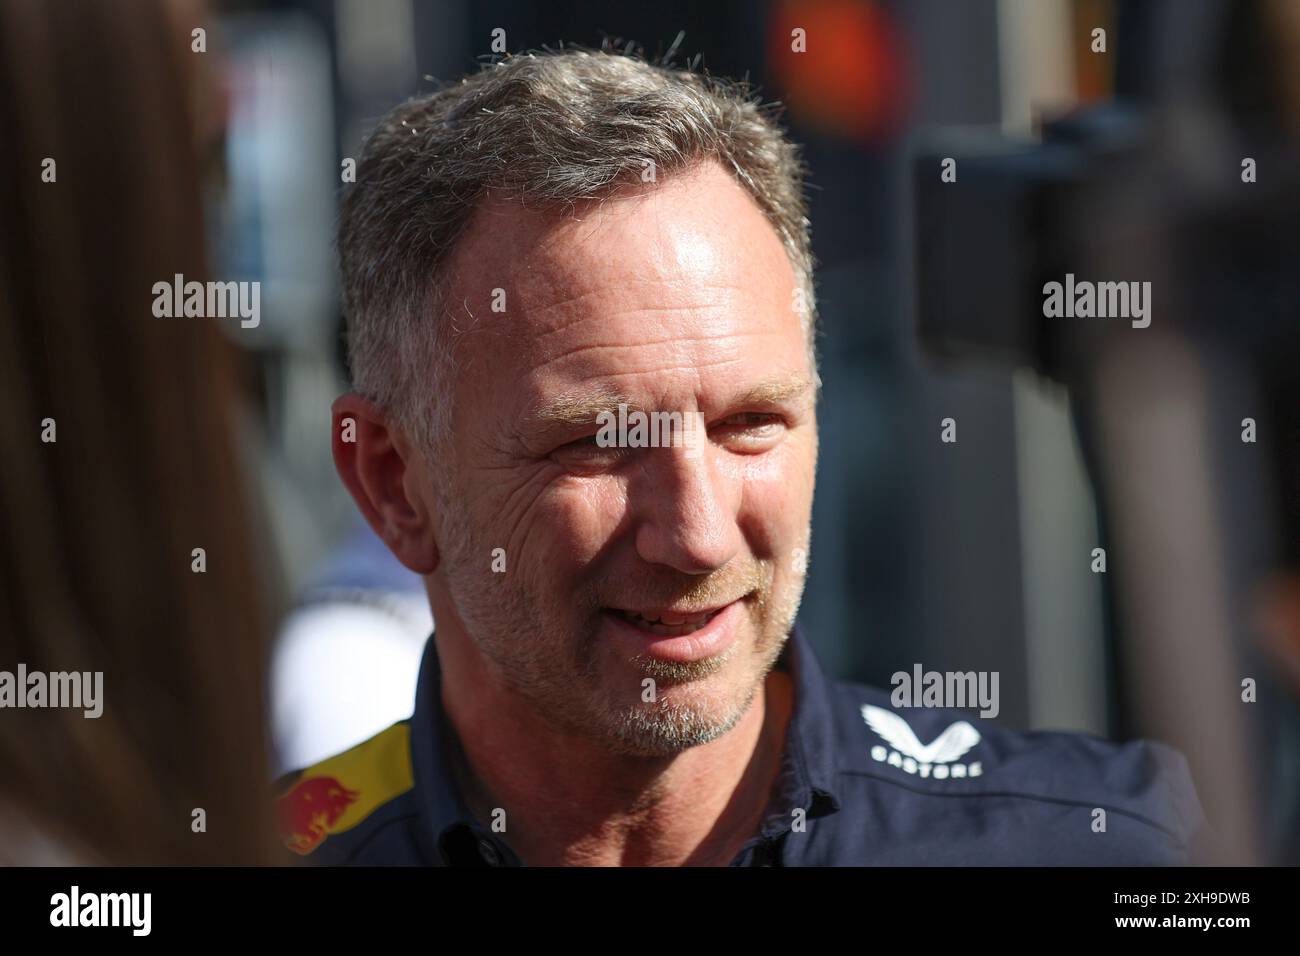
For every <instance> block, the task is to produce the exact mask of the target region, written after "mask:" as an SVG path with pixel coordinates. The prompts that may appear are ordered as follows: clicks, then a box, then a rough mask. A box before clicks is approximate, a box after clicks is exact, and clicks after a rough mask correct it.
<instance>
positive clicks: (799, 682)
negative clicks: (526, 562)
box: [411, 625, 840, 866]
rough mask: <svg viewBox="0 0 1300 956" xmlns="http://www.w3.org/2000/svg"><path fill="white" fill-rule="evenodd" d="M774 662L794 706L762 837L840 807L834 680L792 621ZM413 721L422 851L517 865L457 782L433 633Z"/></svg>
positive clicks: (445, 858)
mask: <svg viewBox="0 0 1300 956" xmlns="http://www.w3.org/2000/svg"><path fill="white" fill-rule="evenodd" d="M776 666H777V667H778V668H779V669H781V670H784V671H786V672H787V673H788V674H789V675H790V677H791V681H792V683H793V685H794V713H793V714H792V716H791V718H790V725H789V728H788V730H787V732H786V742H785V749H784V751H783V753H782V756H781V767H782V770H781V776H780V780H779V783H778V785H777V787H776V790H775V793H774V797H773V801H772V804H771V809H770V812H769V813H768V814H767V815H766V816H765V817H764V820H763V823H762V826H761V828H760V834H759V837H761V838H765V839H768V840H772V839H774V838H776V837H778V836H780V834H782V833H784V832H785V831H787V830H789V829H790V827H791V823H792V811H793V810H795V809H803V810H804V811H805V813H806V814H807V816H808V817H809V818H815V817H819V816H824V815H826V814H828V813H834V812H835V811H837V810H838V809H839V808H840V802H839V800H838V799H837V798H836V796H835V793H834V790H833V785H834V781H835V772H836V766H837V759H836V752H835V742H836V734H835V726H834V716H833V713H832V710H831V700H832V688H831V686H830V683H829V682H828V681H827V679H826V676H825V674H823V672H822V669H821V666H820V665H819V663H818V661H817V658H816V656H815V655H814V653H813V649H812V646H811V645H810V644H809V643H808V640H807V638H806V637H805V636H804V635H803V632H802V630H801V629H800V628H799V626H798V625H795V627H794V628H793V629H792V630H791V632H790V636H789V639H788V640H787V641H786V645H785V647H784V649H783V650H782V652H781V656H780V658H779V659H778V660H777V664H776ZM411 725H412V726H411V762H412V767H413V768H414V775H415V793H416V799H417V800H418V801H419V807H420V818H421V823H422V827H421V833H422V837H423V840H424V842H425V847H424V850H425V854H426V855H427V856H428V857H429V858H430V859H431V860H432V861H433V862H435V863H437V864H445V865H466V864H469V865H478V866H499V865H511V864H515V865H517V864H518V862H519V861H518V858H517V857H516V856H515V855H514V853H513V851H511V850H510V848H509V847H508V846H507V845H506V844H505V843H504V842H503V841H501V840H499V839H497V838H495V837H494V836H493V835H492V834H491V833H490V832H489V831H488V830H487V829H485V828H484V827H483V826H481V825H480V824H479V823H478V822H477V821H475V819H474V815H473V813H471V812H470V809H469V807H468V806H467V805H466V804H465V801H464V799H463V797H462V796H461V794H460V790H459V788H458V787H457V785H456V778H455V774H454V772H453V761H454V760H455V759H457V754H458V752H459V743H458V742H457V740H456V735H455V733H454V731H453V728H452V725H451V721H450V719H449V718H448V717H447V713H446V711H445V710H444V709H443V706H442V680H441V668H440V665H439V662H438V650H437V643H436V642H435V641H434V639H433V637H432V636H431V637H430V638H429V640H428V642H427V644H426V645H425V648H424V656H423V659H422V660H421V663H420V676H419V681H418V683H417V686H416V698H415V713H414V715H413V716H412V718H411ZM756 839H757V838H756Z"/></svg>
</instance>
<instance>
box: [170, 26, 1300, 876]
mask: <svg viewBox="0 0 1300 956" xmlns="http://www.w3.org/2000/svg"><path fill="white" fill-rule="evenodd" d="M192 16H193V18H194V25H195V26H203V27H204V28H206V30H207V49H206V52H204V53H202V54H198V53H196V54H195V55H196V56H203V57H205V58H206V59H205V61H204V64H203V69H204V72H205V74H206V76H207V84H206V87H205V89H206V91H207V92H206V93H205V96H206V100H205V105H204V115H206V116H207V117H209V118H210V122H211V124H212V130H213V135H212V137H211V139H210V142H211V152H210V154H209V155H208V156H207V160H208V163H209V166H208V176H207V178H206V186H205V190H206V194H205V209H206V221H207V231H208V249H209V259H210V264H211V273H212V275H213V276H215V277H219V278H221V279H223V280H258V281H260V282H261V283H262V316H263V318H262V321H261V323H260V325H259V326H258V327H257V328H248V329H245V328H240V327H239V326H238V325H237V324H226V325H223V329H224V330H225V331H227V332H228V333H230V338H231V339H232V342H233V345H234V346H235V348H236V349H237V350H238V352H239V353H240V355H241V368H242V374H241V385H242V395H243V404H244V406H245V407H244V414H243V416H242V426H241V427H242V433H241V441H242V442H243V444H244V448H245V452H246V457H247V459H248V461H249V462H251V463H252V464H253V465H254V467H255V469H256V476H255V484H256V489H257V493H258V496H259V498H260V505H259V513H260V514H261V515H263V517H264V522H265V529H264V533H265V535H266V541H265V546H266V551H265V553H266V556H267V557H266V561H265V563H266V564H267V566H268V567H269V569H270V571H271V576H272V590H273V592H274V594H273V598H274V600H275V602H276V603H277V606H278V607H279V608H280V609H281V611H282V613H281V614H280V616H279V619H278V621H279V623H278V626H277V630H278V638H277V641H276V649H275V654H274V657H273V667H272V674H271V687H272V700H271V705H272V712H273V723H274V745H275V757H274V760H275V763H276V766H277V768H278V769H282V770H287V769H290V768H293V767H298V766H302V765H304V764H306V763H309V762H312V761H315V760H318V759H320V758H322V757H324V756H326V755H328V754H330V753H333V752H336V751H338V750H340V749H343V748H344V747H347V746H349V745H351V744H352V743H355V742H357V741H359V740H361V739H364V738H365V737H367V736H369V735H371V734H372V733H374V732H376V731H377V730H379V729H381V728H382V727H384V726H386V725H387V724H389V723H391V722H392V721H394V720H398V719H401V718H402V717H405V716H407V715H408V714H409V712H410V708H411V698H412V696H413V693H414V687H415V672H416V665H417V663H418V658H419V654H420V650H421V648H422V646H423V643H424V640H425V639H426V637H427V636H428V633H429V631H430V628H431V626H432V622H431V621H430V619H429V613H428V610H427V607H426V606H425V601H424V596H423V593H422V590H421V588H420V582H419V581H418V580H417V579H415V578H414V577H413V576H411V575H409V574H407V573H406V572H405V571H404V570H403V569H402V568H400V566H397V565H396V563H395V562H394V561H393V560H392V559H391V558H390V557H388V555H387V552H386V551H385V550H384V548H383V547H382V545H380V544H378V542H377V541H376V539H374V538H373V536H371V535H370V534H369V533H368V532H367V531H365V530H364V528H362V527H361V525H360V519H359V517H358V515H357V512H356V509H355V507H354V506H353V504H352V502H351V500H350V498H349V497H348V496H347V494H346V492H345V490H344V488H343V486H342V484H341V483H340V482H339V480H338V479H337V477H336V475H335V473H334V469H333V467H332V463H331V457H330V448H329V441H330V430H329V406H330V402H331V401H332V399H333V398H334V397H335V396H336V395H337V394H338V393H339V392H340V391H342V390H343V389H344V388H345V383H346V380H347V378H346V374H347V373H346V368H345V358H344V355H343V352H342V347H341V341H342V339H341V329H342V317H341V315H340V313H339V305H338V297H337V294H336V279H335V266H334V259H333V250H332V239H333V226H334V219H335V213H336V208H337V198H338V195H339V192H340V189H341V187H342V183H343V179H344V177H345V176H346V174H347V168H348V160H349V159H352V158H355V157H357V156H358V155H359V153H360V149H361V145H362V143H363V140H364V137H365V135H366V133H367V132H368V130H369V128H370V127H371V125H372V124H373V123H374V122H375V121H376V120H377V119H378V118H379V117H380V116H381V115H382V114H383V113H384V112H386V111H387V110H388V109H389V108H391V107H392V106H393V105H395V104H396V103H397V102H399V101H401V100H402V99H405V98H407V97H409V96H412V95H417V94H420V93H423V92H426V91H429V90H431V89H433V88H434V86H435V85H436V84H437V83H439V82H442V81H447V80H452V79H455V78H457V77H459V76H460V75H462V74H464V73H466V72H468V71H471V70H475V69H477V68H478V65H479V64H480V63H482V62H485V61H489V60H490V59H491V58H492V57H493V56H494V55H498V53H499V52H500V51H508V52H510V53H518V52H520V51H524V50H527V49H531V48H540V47H542V46H550V47H555V46H558V45H560V44H561V43H576V44H582V45H586V46H596V47H598V46H600V45H602V43H607V44H613V45H617V46H618V47H619V48H622V47H624V46H625V45H626V44H627V43H628V42H629V41H633V42H635V43H636V44H638V45H639V46H640V48H641V49H642V50H643V51H644V54H645V55H646V56H647V58H651V59H653V58H655V57H657V56H659V55H661V54H663V53H664V52H665V51H668V50H670V49H672V50H673V60H674V62H675V63H678V64H686V63H689V64H692V65H694V66H696V67H697V68H699V69H707V70H708V71H710V72H712V73H715V74H724V75H729V76H733V77H747V78H748V79H749V80H750V81H751V82H753V83H755V84H757V86H758V87H759V89H760V91H761V93H762V95H763V98H764V99H767V100H780V101H781V102H782V103H784V105H785V109H786V114H785V119H786V122H787V123H788V125H789V128H790V131H791V134H792V136H793V137H794V139H795V140H796V141H798V142H799V143H801V144H802V145H803V148H804V152H805V158H806V161H807V164H808V166H809V169H810V171H811V178H810V182H811V188H812V192H811V217H812V222H813V239H814V251H815V254H816V256H817V259H818V261H819V263H820V268H819V272H818V276H817V284H818V307H819V312H820V316H821V322H822V338H821V342H820V349H819V351H820V355H821V361H822V376H823V380H824V383H825V388H824V395H823V400H822V404H821V407H820V417H821V432H822V437H821V461H820V471H819V483H818V490H817V498H816V504H815V513H814V530H813V553H812V557H811V574H810V578H809V586H808V591H807V594H806V597H805V602H804V606H803V611H802V612H801V620H802V623H803V624H804V626H805V628H806V630H807V632H808V635H809V637H810V639H811V640H812V642H813V643H814V645H815V646H816V647H817V649H818V651H819V653H820V656H821V659H822V662H823V665H824V666H825V668H826V669H827V670H828V671H829V672H830V673H832V674H835V675H837V676H839V677H842V678H847V679H853V680H857V681H861V682H866V683H871V684H875V685H879V686H888V685H889V678H890V675H891V674H893V673H894V672H896V671H899V670H905V671H909V672H910V671H911V669H912V667H913V665H914V664H917V663H920V664H922V665H923V666H924V668H925V669H927V670H996V671H999V672H1000V675H1001V685H1000V689H1001V713H1000V716H999V719H1000V721H1001V722H1002V723H1004V724H1006V725H1009V726H1011V727H1014V728H1018V729H1045V728H1053V729H1073V730H1082V731H1087V732H1090V733H1095V734H1098V735H1102V736H1106V737H1111V738H1116V739H1128V738H1131V737H1136V736H1155V737H1157V738H1159V739H1162V740H1165V741H1167V742H1169V743H1172V744H1174V745H1175V746H1178V747H1179V748H1180V749H1181V750H1182V751H1183V752H1184V753H1186V754H1187V756H1188V759H1189V761H1190V762H1191V765H1192V769H1193V774H1194V777H1195V779H1196V782H1197V786H1198V789H1199V791H1200V793H1201V797H1202V800H1203V802H1204V803H1205V804H1206V807H1207V811H1208V812H1209V814H1210V816H1211V819H1212V821H1213V822H1214V823H1215V825H1216V826H1217V827H1218V828H1219V830H1220V834H1221V836H1222V837H1223V840H1224V843H1225V846H1226V847H1227V848H1228V849H1227V850H1226V854H1227V857H1226V858H1228V859H1231V860H1234V861H1240V862H1291V863H1295V862H1300V716H1298V711H1297V696H1298V695H1300V665H1298V664H1297V660H1300V599H1298V598H1297V597H1296V595H1297V593H1300V586H1297V584H1296V583H1295V582H1296V580H1297V570H1298V569H1300V568H1298V566H1300V533H1298V532H1297V527H1298V522H1297V516H1298V515H1300V468H1297V466H1296V461H1297V455H1298V452H1297V448H1298V447H1300V427H1298V426H1297V421H1300V419H1298V418H1297V417H1296V416H1297V414H1298V413H1300V404H1298V403H1297V401H1296V398H1297V392H1300V387H1298V386H1300V376H1298V375H1296V374H1295V373H1294V372H1293V369H1294V368H1295V367H1296V365H1295V363H1296V361H1297V359H1300V345H1298V343H1297V340H1296V331H1295V330H1296V328H1297V327H1298V326H1300V321H1298V320H1300V315H1298V314H1297V311H1298V310H1297V307H1296V306H1297V291H1298V290H1297V282H1296V277H1295V272H1294V264H1295V262H1296V257H1295V256H1294V255H1292V253H1293V252H1297V251H1300V250H1297V249H1296V246H1297V238H1296V237H1297V230H1296V226H1297V223H1298V222H1300V220H1298V219H1297V183H1296V171H1297V170H1300V163H1297V162H1296V160H1297V148H1296V146H1297V139H1296V137H1297V133H1298V131H1300V0H1296V2H1291V0H1276V2H1270V0H1254V2H1232V3H1229V2H1208V0H1185V2H1177V3H1174V2H1159V0H1146V2H1125V0H960V2H958V0H907V2H883V0H712V2H710V3H707V4H705V3H695V2H690V0H654V2H645V3H634V2H620V0H609V2H602V3H599V4H582V3H576V2H565V0H549V2H546V3H536V2H523V0H475V2H469V0H281V2H269V0H268V2H251V0H250V2H234V0H230V2H215V0H214V2H211V3H209V4H208V6H207V9H206V10H204V9H202V8H198V7H195V8H194V9H193V11H192ZM798 30H802V31H804V36H805V37H806V47H805V48H804V49H802V50H801V49H798V44H797V43H796V42H793V41H792V37H793V36H794V33H795V31H798ZM1097 30H1101V31H1103V33H1102V35H1101V47H1100V49H1099V48H1098V34H1097V33H1096V32H1095V31H1097ZM494 41H495V42H496V43H497V44H498V47H497V49H494V47H493V44H494ZM1246 157H1251V158H1253V159H1254V160H1255V161H1256V164H1257V166H1256V173H1255V176H1256V179H1255V180H1254V181H1249V182H1247V181H1243V176H1242V171H1243V166H1242V161H1243V158H1246ZM943 158H955V159H956V160H957V163H956V167H955V168H956V171H957V181H956V183H951V184H946V183H943V182H942V180H941V176H940V163H941V160H942V159H943ZM1067 271H1070V272H1073V273H1075V274H1076V275H1077V276H1079V277H1080V278H1107V279H1117V280H1119V279H1122V280H1151V281H1152V282H1153V285H1154V287H1155V292H1154V313H1153V315H1154V318H1153V323H1152V326H1151V328H1149V329H1145V330H1134V329H1130V328H1129V327H1128V325H1127V323H1123V322H1121V323H1115V322H1113V321H1112V322H1109V323H1102V325H1104V326H1105V327H1104V328H1102V326H1100V325H1096V324H1095V323H1096V322H1097V321H1098V320H1092V321H1093V323H1094V324H1093V325H1088V324H1087V320H1075V323H1076V325H1077V327H1074V326H1064V325H1062V323H1063V322H1065V321H1066V320H1058V322H1056V323H1052V322H1050V321H1049V320H1045V319H1044V318H1043V316H1042V283H1043V282H1044V281H1047V280H1048V279H1050V278H1053V277H1054V278H1056V279H1058V280H1060V279H1061V278H1062V277H1063V276H1064V274H1065V273H1066V272H1067ZM1063 329H1064V331H1063ZM946 418H952V419H954V420H955V422H956V432H957V441H956V442H951V443H949V442H942V441H941V440H940V433H941V422H942V420H944V419H946ZM1246 418H1250V419H1253V420H1254V421H1255V422H1256V425H1257V438H1256V440H1255V441H1253V442H1247V441H1243V440H1242V433H1243V429H1244V427H1245V426H1244V424H1243V419H1246ZM1098 548H1101V549H1104V550H1105V552H1106V565H1105V570H1104V571H1099V570H1097V569H1096V553H1095V550H1094V549H1098ZM1245 680H1250V681H1253V682H1254V684H1253V687H1254V701H1253V702H1252V703H1245V702H1243V699H1242V695H1243V693H1244V691H1243V681H1245Z"/></svg>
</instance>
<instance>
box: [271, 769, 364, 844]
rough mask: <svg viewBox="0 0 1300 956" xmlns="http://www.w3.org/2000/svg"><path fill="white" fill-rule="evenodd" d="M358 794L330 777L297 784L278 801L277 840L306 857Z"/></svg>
mask: <svg viewBox="0 0 1300 956" xmlns="http://www.w3.org/2000/svg"><path fill="white" fill-rule="evenodd" d="M358 796H360V792H359V791H357V790H349V789H348V788H347V787H345V786H343V784H341V783H339V782H338V781H337V780H336V779H334V778H333V777H312V778H310V779H308V780H301V781H299V782H298V783H297V784H295V785H294V787H293V789H292V790H290V791H289V792H288V793H286V794H285V795H284V796H282V797H281V798H280V800H279V812H280V836H281V837H282V838H283V840H284V845H285V846H287V847H288V848H289V849H290V850H293V852H295V853H301V854H304V855H305V854H308V853H310V852H311V851H312V850H314V849H316V847H318V846H320V844H321V842H322V841H323V840H324V839H325V837H326V836H328V835H329V832H330V827H332V826H334V824H336V823H338V822H339V820H340V819H341V818H342V816H343V813H344V811H346V810H347V808H348V807H349V806H350V805H351V804H353V803H355V802H356V799H357V797H358Z"/></svg>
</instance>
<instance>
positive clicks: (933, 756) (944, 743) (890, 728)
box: [862, 704, 980, 764]
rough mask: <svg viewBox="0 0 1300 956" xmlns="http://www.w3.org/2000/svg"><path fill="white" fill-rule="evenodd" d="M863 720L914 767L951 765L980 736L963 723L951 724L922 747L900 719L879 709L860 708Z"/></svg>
mask: <svg viewBox="0 0 1300 956" xmlns="http://www.w3.org/2000/svg"><path fill="white" fill-rule="evenodd" d="M862 719H863V720H865V721H866V722H867V726H868V727H870V728H871V729H872V730H874V731H875V732H876V733H877V734H879V735H880V736H881V737H883V738H884V739H885V740H886V741H887V742H888V743H889V745H890V746H891V747H893V748H894V749H895V750H897V751H898V752H899V753H901V754H904V755H905V756H908V757H912V758H913V759H914V760H916V762H917V763H922V764H936V763H950V762H951V761H953V760H956V759H957V758H958V757H960V756H961V755H962V754H964V753H966V751H968V750H970V749H971V748H972V747H974V746H975V745H976V744H977V743H979V742H980V732H979V731H978V730H976V729H975V728H974V727H972V726H971V725H970V724H969V723H967V722H966V721H964V720H959V721H957V723H955V724H950V725H949V726H948V729H947V730H945V731H944V732H943V733H941V734H940V735H939V736H938V737H936V738H934V741H933V742H931V743H930V744H928V745H927V744H922V743H921V741H919V740H917V739H916V734H914V733H912V728H911V727H909V726H908V725H907V721H905V720H904V719H903V718H902V717H899V716H898V715H897V714H894V713H891V712H889V711H887V710H885V709H884V708H882V707H873V706H871V705H870V704H863V705H862Z"/></svg>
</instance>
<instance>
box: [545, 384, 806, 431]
mask: <svg viewBox="0 0 1300 956" xmlns="http://www.w3.org/2000/svg"><path fill="white" fill-rule="evenodd" d="M811 388H812V383H811V382H809V381H808V380H807V379H806V378H803V377H802V376H800V377H797V378H790V379H780V380H777V381H771V382H764V383H762V384H761V385H756V386H754V387H753V388H751V389H750V390H749V391H747V392H745V393H743V394H741V395H739V396H737V397H736V398H735V399H733V400H731V401H729V402H727V406H728V407H738V406H743V405H751V406H752V405H759V406H764V405H766V406H771V405H780V404H782V403H784V402H790V401H793V400H795V399H797V398H799V397H801V396H802V395H804V394H805V393H807V392H808V391H809V390H810V389H811ZM620 405H626V406H627V409H628V411H629V412H634V411H642V412H649V411H650V409H648V408H646V407H645V406H644V405H641V404H640V403H639V402H636V401H634V400H632V399H630V398H628V397H627V396H626V395H624V394H622V393H621V392H617V391H614V390H612V389H596V390H594V391H591V392H585V393H581V394H570V395H560V396H558V397H556V398H552V399H550V400H548V401H546V402H544V403H542V404H541V405H540V406H538V407H537V408H535V409H532V410H531V411H529V412H528V413H527V414H525V415H524V416H523V418H522V419H521V420H520V423H519V424H520V427H521V429H522V430H523V431H524V432H525V433H527V434H540V433H544V432H548V431H551V430H554V429H557V428H577V427H580V426H584V425H594V424H595V423H596V418H597V416H598V415H600V413H601V412H616V411H617V410H618V407H619V406H620Z"/></svg>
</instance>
